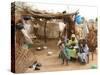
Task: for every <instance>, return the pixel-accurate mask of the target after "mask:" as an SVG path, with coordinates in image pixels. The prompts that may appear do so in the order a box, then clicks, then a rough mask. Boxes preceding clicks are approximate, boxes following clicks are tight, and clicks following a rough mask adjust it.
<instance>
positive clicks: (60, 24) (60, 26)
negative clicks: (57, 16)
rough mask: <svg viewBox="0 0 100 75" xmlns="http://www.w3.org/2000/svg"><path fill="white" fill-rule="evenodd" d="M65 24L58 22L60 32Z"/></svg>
mask: <svg viewBox="0 0 100 75" xmlns="http://www.w3.org/2000/svg"><path fill="white" fill-rule="evenodd" d="M64 27H65V24H64V23H63V22H59V30H60V31H61V32H62V31H63V30H64Z"/></svg>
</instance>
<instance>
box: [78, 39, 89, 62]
mask: <svg viewBox="0 0 100 75" xmlns="http://www.w3.org/2000/svg"><path fill="white" fill-rule="evenodd" d="M88 54H89V48H88V46H87V44H86V43H85V41H84V40H83V42H82V43H79V52H78V59H79V62H80V63H87V59H88Z"/></svg>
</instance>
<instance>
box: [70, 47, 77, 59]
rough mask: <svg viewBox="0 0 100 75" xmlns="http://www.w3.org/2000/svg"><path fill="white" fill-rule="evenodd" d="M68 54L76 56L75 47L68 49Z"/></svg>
mask: <svg viewBox="0 0 100 75" xmlns="http://www.w3.org/2000/svg"><path fill="white" fill-rule="evenodd" d="M69 55H70V57H73V58H76V49H70V50H69Z"/></svg>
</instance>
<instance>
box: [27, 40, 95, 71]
mask: <svg viewBox="0 0 100 75" xmlns="http://www.w3.org/2000/svg"><path fill="white" fill-rule="evenodd" d="M56 44H57V41H56V40H50V41H47V47H48V49H45V50H41V51H35V53H34V54H35V55H34V56H35V57H36V58H37V60H38V62H39V63H41V64H42V66H41V67H40V70H38V71H34V70H33V69H32V68H27V70H26V72H46V71H67V70H80V69H90V68H91V65H93V64H97V54H94V60H92V58H91V57H92V56H91V54H90V58H89V63H88V64H86V65H81V64H79V62H77V61H75V62H70V63H69V65H66V63H65V64H61V63H62V61H61V59H59V58H58V54H59V49H58V48H57V46H56ZM48 51H52V52H53V54H52V55H51V56H48V54H47V52H48Z"/></svg>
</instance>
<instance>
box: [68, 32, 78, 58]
mask: <svg viewBox="0 0 100 75" xmlns="http://www.w3.org/2000/svg"><path fill="white" fill-rule="evenodd" d="M69 45H70V47H69V49H70V57H72V58H76V52H77V48H78V41H77V39H76V37H75V34H72V36H71V39H70V40H69Z"/></svg>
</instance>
